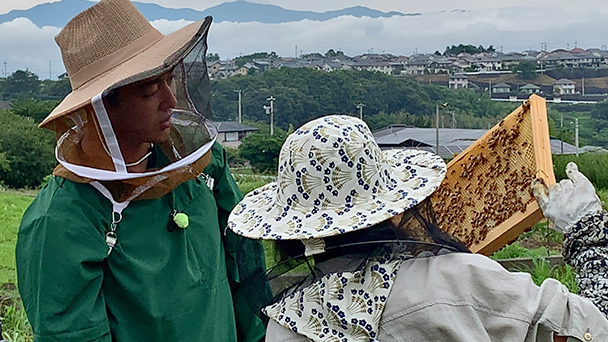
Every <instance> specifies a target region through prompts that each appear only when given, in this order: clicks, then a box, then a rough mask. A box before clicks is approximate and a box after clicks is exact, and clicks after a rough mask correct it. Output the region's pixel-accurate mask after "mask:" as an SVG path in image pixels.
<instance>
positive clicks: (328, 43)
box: [0, 0, 608, 79]
mask: <svg viewBox="0 0 608 342" xmlns="http://www.w3.org/2000/svg"><path fill="white" fill-rule="evenodd" d="M139 1H141V2H150V3H156V4H159V5H161V6H165V7H173V8H184V7H189V8H194V9H197V10H204V9H206V8H209V7H212V6H215V5H218V4H220V3H222V2H225V1H222V0H139ZM249 1H252V2H258V3H267V4H274V5H279V6H281V7H283V8H286V9H293V10H307V11H315V12H324V11H328V10H336V9H342V8H347V7H352V6H358V5H360V6H366V7H369V8H372V9H377V10H381V11H384V12H388V11H399V12H402V13H422V14H423V15H422V16H413V17H391V18H377V19H373V18H353V17H339V18H335V19H332V20H329V21H325V22H312V21H307V20H304V21H300V22H291V23H284V24H261V23H230V22H222V23H215V24H213V25H212V27H211V30H210V33H209V52H213V53H219V54H220V56H221V57H222V59H225V58H234V57H237V56H239V55H246V54H251V53H254V52H260V51H268V52H270V51H275V52H276V53H277V54H279V55H280V56H289V57H293V56H294V55H295V54H296V51H297V53H298V54H299V53H310V52H320V53H324V52H326V51H327V50H329V49H334V50H336V49H341V50H342V51H344V52H345V53H346V54H347V55H350V56H353V55H358V54H362V53H366V52H372V51H373V52H378V53H379V52H387V53H392V54H395V55H411V54H413V53H415V52H416V51H417V52H419V53H424V52H428V53H432V52H434V51H436V50H438V51H440V52H443V51H444V50H445V48H446V46H448V45H458V44H460V43H463V44H473V45H475V46H477V45H483V46H484V47H487V46H489V45H493V46H494V47H495V48H496V49H497V50H499V51H500V50H502V51H504V52H510V51H522V50H527V49H530V48H531V49H535V50H540V49H541V44H542V43H546V46H547V49H548V50H550V51H551V50H555V49H558V48H563V49H565V48H570V49H572V48H574V47H575V46H576V47H581V48H584V49H587V48H602V47H604V46H605V45H608V2H607V1H606V0H582V1H578V2H575V1H572V0H535V1H530V0H509V1H504V0H503V1H498V0H432V1H420V0H331V1H327V0H307V1H301V0H249ZM44 2H52V1H48V0H47V1H45V0H1V1H0V14H3V13H7V12H9V11H11V10H13V9H27V8H31V7H33V6H35V5H37V4H40V3H44ZM187 23H188V22H186V21H184V20H180V21H166V20H159V21H154V22H152V25H154V26H155V27H156V28H158V29H159V30H160V31H161V32H163V33H165V34H167V33H170V32H172V31H174V30H176V29H179V28H180V27H182V26H184V25H186V24H187ZM59 30H60V28H57V27H43V28H39V27H37V26H35V25H34V24H32V23H31V22H30V21H29V20H28V19H25V18H19V19H15V20H14V21H12V22H7V23H2V24H0V76H4V75H5V67H6V73H8V74H9V75H10V74H11V73H12V72H13V71H14V70H17V69H26V68H27V69H29V70H31V71H33V72H35V73H37V74H38V75H39V76H40V77H41V78H49V77H51V78H53V79H54V78H56V77H57V75H59V74H60V73H63V72H64V71H65V69H64V68H63V64H62V62H61V56H60V52H59V49H58V48H57V47H56V45H55V43H54V39H53V37H54V36H55V35H56V34H57V33H58V32H59ZM8 47H10V48H8ZM4 62H6V64H4Z"/></svg>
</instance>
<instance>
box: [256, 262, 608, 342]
mask: <svg viewBox="0 0 608 342" xmlns="http://www.w3.org/2000/svg"><path fill="white" fill-rule="evenodd" d="M554 332H555V333H556V334H557V335H561V336H571V337H573V338H570V339H568V340H569V341H608V320H607V319H606V317H605V316H604V315H603V314H602V313H601V312H600V311H599V310H598V309H597V307H596V306H595V305H593V303H592V302H591V301H589V300H587V299H585V298H582V297H579V296H577V295H574V294H571V293H569V292H568V290H567V289H566V287H564V286H563V285H562V284H561V283H559V282H558V281H557V280H554V279H547V280H546V281H545V282H544V283H543V284H542V285H541V286H540V287H538V286H536V285H535V284H534V283H533V282H532V279H531V278H530V275H529V274H527V273H512V272H508V271H506V270H505V269H504V268H503V267H502V266H500V264H498V263H496V262H495V261H493V260H491V259H489V258H487V257H484V256H481V255H475V254H464V253H452V254H447V255H440V256H433V257H428V258H415V259H409V260H406V261H405V262H404V263H403V264H402V266H401V268H400V269H399V272H398V274H397V278H396V280H395V283H394V285H393V287H392V290H391V293H390V296H389V298H388V301H387V304H386V307H385V309H384V313H383V315H382V320H381V323H380V331H379V333H378V339H377V341H379V342H401V341H475V342H481V341H503V342H508V341H518V342H521V341H526V342H532V341H543V342H545V341H546V342H552V341H553V333H554ZM266 341H268V342H296V341H297V342H300V341H309V339H308V338H306V337H304V336H301V335H298V334H296V333H294V332H292V331H291V330H288V329H286V328H284V327H282V326H280V325H278V324H277V323H276V322H275V321H273V320H270V323H269V324H268V329H267V333H266Z"/></svg>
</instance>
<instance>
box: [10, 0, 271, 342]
mask: <svg viewBox="0 0 608 342" xmlns="http://www.w3.org/2000/svg"><path fill="white" fill-rule="evenodd" d="M210 22H211V20H210V18H207V19H205V20H203V21H200V22H196V23H193V24H190V25H188V26H186V27H184V28H183V29H181V30H178V31H176V32H174V33H172V34H170V35H166V36H165V35H162V34H161V33H160V32H158V31H157V30H156V29H154V28H153V27H152V26H151V25H150V24H149V23H148V21H147V20H146V19H145V18H144V17H143V16H142V15H141V13H139V12H138V11H137V9H136V8H135V7H134V6H133V5H132V4H131V3H130V1H128V0H102V1H100V2H99V3H98V4H96V5H94V6H93V7H91V8H89V9H87V10H85V11H84V12H82V13H80V14H79V15H77V16H76V17H75V18H74V19H72V21H70V22H69V23H68V24H67V25H66V26H65V28H64V29H63V30H62V31H61V32H60V33H59V35H58V36H57V37H56V41H57V43H58V45H59V47H60V48H61V51H62V55H63V59H64V64H65V66H66V70H67V72H68V75H69V77H70V82H71V84H72V89H73V91H72V93H70V94H69V95H68V96H67V97H66V98H65V99H64V100H63V101H62V102H61V103H60V104H59V105H58V106H57V108H55V109H54V110H53V112H52V113H51V114H49V116H48V117H47V118H46V119H45V120H44V121H43V122H42V123H41V127H44V128H48V129H51V130H53V131H55V132H56V133H57V148H56V157H57V160H58V161H59V165H58V167H57V168H56V169H55V171H54V172H53V174H54V176H53V177H52V178H51V180H50V182H49V184H48V185H47V186H46V187H45V188H44V189H42V191H41V192H40V194H39V195H38V197H37V198H36V199H35V200H34V202H33V203H32V205H31V206H30V208H29V209H28V210H27V211H26V213H25V214H24V216H23V219H22V222H21V227H20V231H19V238H18V242H17V249H16V256H17V273H18V280H19V290H20V293H21V296H22V299H23V303H24V305H25V309H26V312H27V314H28V318H29V320H30V322H31V324H32V328H33V330H34V334H35V341H40V342H43V341H61V342H69V341H78V342H81V341H108V342H110V341H118V342H124V341H127V342H132V341H146V342H150V341H188V342H191V341H194V342H196V341H201V342H202V341H205V342H207V341H218V342H219V341H222V342H225V341H259V340H262V339H263V337H264V332H265V327H264V324H263V323H262V321H261V320H260V319H259V317H258V316H257V315H256V314H255V312H254V311H253V310H251V309H250V306H249V305H248V304H247V298H245V296H243V293H242V292H239V291H238V290H239V289H240V288H241V286H242V285H243V283H244V281H245V279H247V278H248V277H249V276H251V275H252V274H254V273H257V272H260V271H262V270H263V269H264V261H263V257H262V255H263V250H262V247H261V245H260V244H259V243H257V242H255V241H253V240H248V239H244V238H241V237H238V236H236V235H234V234H233V233H232V232H231V231H230V230H226V229H225V226H226V220H227V217H228V214H229V213H230V211H231V209H232V208H233V207H234V206H235V205H236V204H237V203H238V202H239V201H240V199H241V197H242V196H241V193H240V192H239V190H238V187H237V186H236V184H235V182H234V179H233V178H232V176H231V174H230V172H229V169H228V165H227V162H226V155H225V152H224V151H223V149H222V147H221V146H220V145H219V144H217V143H216V142H215V137H216V136H217V129H216V128H215V127H214V126H213V124H212V123H211V122H210V121H209V120H208V119H207V118H206V117H209V116H210V109H209V102H208V101H209V96H208V89H209V81H208V76H207V71H206V66H205V62H204V56H205V52H206V36H207V30H208V28H209V25H210ZM188 90H190V91H191V92H192V94H189V93H188ZM257 290H259V291H260V292H263V291H265V290H266V288H260V289H257Z"/></svg>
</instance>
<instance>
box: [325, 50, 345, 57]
mask: <svg viewBox="0 0 608 342" xmlns="http://www.w3.org/2000/svg"><path fill="white" fill-rule="evenodd" d="M338 56H344V52H342V50H338V51H334V49H329V50H327V52H326V53H325V57H326V58H333V57H338Z"/></svg>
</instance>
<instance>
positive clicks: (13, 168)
mask: <svg viewBox="0 0 608 342" xmlns="http://www.w3.org/2000/svg"><path fill="white" fill-rule="evenodd" d="M0 127H2V130H0V141H2V153H4V155H5V158H6V160H7V161H8V166H9V167H8V169H0V181H1V182H3V183H4V184H5V185H7V186H10V187H14V188H23V187H28V188H35V187H37V186H38V185H40V183H41V182H42V179H43V178H44V177H45V176H46V175H48V174H50V173H51V172H52V171H53V167H54V166H55V165H56V161H55V156H54V145H55V140H54V138H53V133H52V132H50V131H47V130H43V129H39V128H38V125H37V124H36V123H35V122H34V120H32V119H30V118H25V117H21V116H19V115H16V114H13V113H12V112H11V111H8V110H0Z"/></svg>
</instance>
